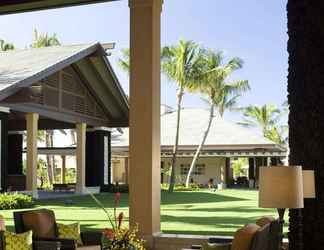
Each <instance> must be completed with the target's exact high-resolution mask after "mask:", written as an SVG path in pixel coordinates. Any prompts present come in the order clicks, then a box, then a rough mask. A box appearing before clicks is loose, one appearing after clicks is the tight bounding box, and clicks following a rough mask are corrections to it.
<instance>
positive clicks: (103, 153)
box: [86, 128, 111, 192]
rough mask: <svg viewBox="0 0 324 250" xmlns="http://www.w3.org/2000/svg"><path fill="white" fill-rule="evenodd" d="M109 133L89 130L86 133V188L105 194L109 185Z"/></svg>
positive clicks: (96, 129)
mask: <svg viewBox="0 0 324 250" xmlns="http://www.w3.org/2000/svg"><path fill="white" fill-rule="evenodd" d="M110 171H111V131H110V130H109V129H107V128H91V129H87V133H86V187H91V188H92V190H96V191H101V192H106V191H109V188H110V184H111V177H110V175H111V174H110Z"/></svg>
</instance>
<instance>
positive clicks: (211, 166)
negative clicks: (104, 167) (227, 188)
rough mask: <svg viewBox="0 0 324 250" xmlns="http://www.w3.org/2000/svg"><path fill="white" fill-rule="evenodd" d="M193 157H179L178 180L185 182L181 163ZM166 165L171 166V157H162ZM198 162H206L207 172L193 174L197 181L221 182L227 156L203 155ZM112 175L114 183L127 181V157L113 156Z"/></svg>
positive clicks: (166, 178)
mask: <svg viewBox="0 0 324 250" xmlns="http://www.w3.org/2000/svg"><path fill="white" fill-rule="evenodd" d="M191 160H192V158H191V157H182V158H178V159H177V169H176V182H177V183H184V182H185V178H186V176H185V175H183V176H181V175H180V174H181V167H180V166H181V164H189V165H190V163H191ZM161 162H163V165H164V167H167V168H168V167H170V165H171V158H161ZM197 164H205V174H204V175H196V176H195V175H193V176H192V178H193V179H194V181H195V182H196V183H199V184H203V185H207V184H208V180H209V179H210V178H212V179H213V180H214V184H216V183H220V182H221V167H224V168H225V158H222V157H201V158H200V159H199V160H198V162H197ZM112 176H113V183H116V182H119V183H126V170H125V158H122V157H113V158H112ZM163 182H164V183H167V182H168V176H167V175H164V177H163Z"/></svg>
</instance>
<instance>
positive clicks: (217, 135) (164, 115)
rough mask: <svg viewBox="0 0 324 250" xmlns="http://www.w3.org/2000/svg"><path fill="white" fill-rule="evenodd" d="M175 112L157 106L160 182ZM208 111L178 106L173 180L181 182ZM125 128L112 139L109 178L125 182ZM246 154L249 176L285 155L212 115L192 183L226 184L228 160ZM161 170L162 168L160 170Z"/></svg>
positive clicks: (165, 179)
mask: <svg viewBox="0 0 324 250" xmlns="http://www.w3.org/2000/svg"><path fill="white" fill-rule="evenodd" d="M176 118H177V115H176V112H175V111H174V110H172V108H170V107H168V106H166V105H162V106H161V170H162V171H161V182H168V178H169V176H168V175H167V174H166V170H167V169H169V167H170V166H171V158H172V149H173V144H174V138H175V133H176ZM208 119H209V111H208V110H205V109H201V108H184V109H183V110H181V123H180V139H179V152H178V159H177V163H176V182H177V183H184V182H185V178H186V176H187V173H188V170H189V167H190V164H191V161H192V158H193V156H194V153H195V151H196V149H197V147H198V145H199V143H200V142H201V139H202V136H203V133H204V131H205V129H206V127H207V124H208ZM128 143H129V133H128V129H124V130H123V133H122V134H120V135H115V137H114V138H113V140H112V177H113V179H112V180H113V182H119V183H128V172H129V171H128V168H129V167H128V162H129V161H128V157H129V154H128ZM240 157H246V158H249V163H250V164H249V165H250V166H249V178H250V179H251V180H255V179H257V178H258V167H259V166H261V165H270V164H271V163H272V164H277V163H278V161H279V160H282V159H284V158H285V157H286V149H285V148H284V147H283V146H281V145H277V144H275V143H274V142H272V141H270V140H268V139H266V138H264V137H263V136H261V135H259V134H258V133H256V132H255V131H253V130H252V129H248V128H245V127H242V126H241V125H238V124H236V123H234V122H230V121H227V120H225V119H223V118H221V117H215V118H214V120H213V123H212V125H211V128H210V132H209V134H208V137H207V139H206V143H205V145H204V147H203V150H202V152H201V155H200V157H199V160H198V162H197V165H196V168H195V170H194V172H193V175H192V180H193V181H194V182H195V183H198V184H202V185H207V184H208V181H209V180H210V179H213V181H214V184H217V183H224V184H229V183H231V182H232V181H233V171H232V168H231V167H230V166H231V160H233V159H235V158H240ZM163 170H164V171H163Z"/></svg>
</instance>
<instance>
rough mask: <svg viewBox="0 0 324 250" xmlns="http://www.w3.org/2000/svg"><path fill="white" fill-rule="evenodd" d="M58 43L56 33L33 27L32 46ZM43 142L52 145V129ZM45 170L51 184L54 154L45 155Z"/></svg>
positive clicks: (47, 131)
mask: <svg viewBox="0 0 324 250" xmlns="http://www.w3.org/2000/svg"><path fill="white" fill-rule="evenodd" d="M57 45H60V42H59V40H58V38H57V36H56V34H53V35H48V33H39V32H38V31H37V29H34V34H33V43H32V44H31V45H30V47H32V48H42V47H50V46H57ZM61 132H62V133H64V134H65V131H64V130H61ZM45 144H46V147H53V146H54V131H53V130H46V131H45ZM46 161H47V172H48V180H49V183H50V184H51V185H52V184H53V180H54V156H50V155H47V156H46Z"/></svg>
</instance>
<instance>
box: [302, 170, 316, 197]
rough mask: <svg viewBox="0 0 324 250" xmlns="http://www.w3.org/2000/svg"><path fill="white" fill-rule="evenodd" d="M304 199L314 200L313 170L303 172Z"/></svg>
mask: <svg viewBox="0 0 324 250" xmlns="http://www.w3.org/2000/svg"><path fill="white" fill-rule="evenodd" d="M303 192H304V198H305V199H307V198H315V197H316V192H315V173H314V171H313V170H303Z"/></svg>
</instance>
